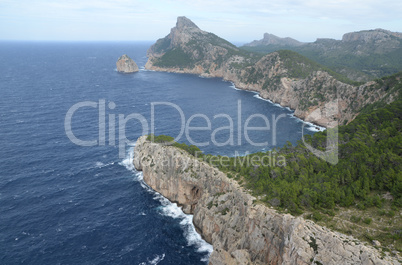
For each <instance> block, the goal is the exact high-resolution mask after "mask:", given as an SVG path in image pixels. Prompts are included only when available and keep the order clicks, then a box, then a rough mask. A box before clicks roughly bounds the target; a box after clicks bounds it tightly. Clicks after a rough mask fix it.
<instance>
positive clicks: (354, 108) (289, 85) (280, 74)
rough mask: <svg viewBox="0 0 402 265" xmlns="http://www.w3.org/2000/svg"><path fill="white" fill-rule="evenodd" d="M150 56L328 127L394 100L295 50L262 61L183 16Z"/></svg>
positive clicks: (156, 65)
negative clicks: (368, 107)
mask: <svg viewBox="0 0 402 265" xmlns="http://www.w3.org/2000/svg"><path fill="white" fill-rule="evenodd" d="M147 55H148V62H147V64H146V66H145V67H146V68H147V69H152V70H156V71H168V72H177V73H191V74H198V75H202V76H206V77H221V78H223V79H225V80H228V81H232V82H233V83H234V84H235V85H236V87H238V88H241V89H245V90H252V91H256V92H258V93H260V95H261V96H262V97H263V98H266V99H270V100H272V101H274V102H275V103H279V104H281V105H282V106H286V107H290V108H292V109H294V110H295V115H296V116H297V117H299V118H302V119H304V120H306V121H309V122H314V123H317V124H319V125H322V126H325V127H334V126H336V125H337V124H342V123H345V122H348V121H351V120H353V119H354V118H355V117H356V115H357V114H358V113H359V111H360V110H361V109H362V108H363V107H364V106H366V105H367V104H369V103H373V102H376V101H379V100H383V101H386V102H387V103H389V102H392V101H393V99H394V98H395V94H391V93H390V92H389V91H387V90H386V89H385V88H384V87H381V86H379V85H378V83H377V82H374V81H372V82H368V83H366V84H364V85H354V84H353V83H350V82H347V81H345V80H343V79H342V78H341V77H338V76H336V73H332V72H331V73H329V72H328V71H326V69H325V68H323V67H322V66H320V65H319V64H317V63H315V62H313V61H310V60H309V59H307V58H305V57H303V56H301V55H299V54H297V53H295V52H291V51H278V52H274V53H270V54H267V55H265V56H262V57H261V55H259V54H255V53H251V52H247V51H245V50H242V49H239V48H237V47H236V46H234V45H233V44H231V43H229V42H228V41H226V40H224V39H222V38H220V37H218V36H216V35H214V34H212V33H209V32H205V31H203V30H201V29H200V28H199V27H198V26H196V25H195V24H194V23H193V22H192V21H191V20H189V19H187V18H186V17H179V18H178V19H177V23H176V27H174V28H172V29H171V32H170V33H169V34H168V35H167V36H166V37H165V38H162V39H159V40H158V41H157V42H156V43H155V44H154V45H152V47H151V48H150V49H149V50H148V53H147ZM334 76H336V77H334ZM395 93H399V91H397V92H395Z"/></svg>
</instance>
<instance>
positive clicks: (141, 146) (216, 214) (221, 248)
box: [133, 136, 400, 265]
mask: <svg viewBox="0 0 402 265" xmlns="http://www.w3.org/2000/svg"><path fill="white" fill-rule="evenodd" d="M146 138H147V137H146V136H142V137H140V138H139V139H138V140H137V143H136V145H135V149H134V161H133V163H134V166H135V167H136V168H137V169H138V170H142V171H143V176H144V181H145V182H146V183H147V184H148V185H149V186H150V187H151V188H152V189H154V190H156V191H157V192H159V193H161V194H162V195H163V196H165V197H166V198H167V199H169V200H170V201H174V202H177V203H178V204H180V205H182V206H183V210H185V212H186V213H190V214H193V215H194V216H193V222H194V225H195V227H196V228H197V229H198V230H199V231H200V232H201V234H202V236H203V238H204V239H205V240H206V241H207V242H209V243H211V244H212V245H213V248H214V250H213V252H212V254H211V257H210V260H209V264H210V265H224V264H235V265H245V264H274V265H277V264H288V265H310V264H325V265H332V264H333V265H339V264H342V265H346V264H353V265H356V264H370V265H374V264H381V265H382V264H400V263H399V262H398V260H397V258H395V257H390V256H385V257H384V258H382V257H381V253H380V252H379V251H378V250H376V249H375V248H374V247H371V246H365V245H364V244H362V243H359V244H355V243H354V242H359V241H358V240H357V239H354V238H352V237H351V236H347V235H343V234H341V233H338V232H333V231H331V230H329V229H328V228H325V227H322V226H319V225H317V224H315V223H314V222H312V221H310V220H304V219H302V218H300V217H294V216H291V215H289V214H279V213H277V212H276V211H275V210H274V209H270V208H268V207H266V206H263V205H260V204H254V203H253V200H255V197H253V196H251V195H250V194H248V193H247V192H246V191H245V190H244V189H243V188H242V187H241V186H240V185H239V184H238V183H237V182H236V181H235V180H233V179H229V178H228V177H227V176H226V174H225V173H223V172H221V171H219V170H218V169H216V168H214V167H212V166H210V165H209V164H207V163H205V162H203V161H200V160H199V159H197V158H195V157H193V156H191V155H190V154H188V153H187V152H186V151H184V150H182V149H178V148H176V147H172V146H164V145H161V144H155V143H151V142H149V141H147V139H146ZM352 242H353V244H352Z"/></svg>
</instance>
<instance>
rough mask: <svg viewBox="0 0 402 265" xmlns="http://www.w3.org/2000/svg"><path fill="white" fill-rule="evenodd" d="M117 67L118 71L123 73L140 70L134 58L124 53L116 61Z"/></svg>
mask: <svg viewBox="0 0 402 265" xmlns="http://www.w3.org/2000/svg"><path fill="white" fill-rule="evenodd" d="M116 67H117V71H119V72H121V73H127V74H128V73H135V72H138V71H139V69H138V66H137V64H136V63H135V62H134V60H133V59H131V58H130V57H128V55H127V54H123V55H122V56H120V57H119V59H118V60H117V62H116Z"/></svg>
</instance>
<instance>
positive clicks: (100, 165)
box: [95, 161, 114, 168]
mask: <svg viewBox="0 0 402 265" xmlns="http://www.w3.org/2000/svg"><path fill="white" fill-rule="evenodd" d="M111 165H114V162H110V163H107V164H105V163H102V162H100V161H97V162H96V163H95V167H97V168H104V167H107V166H111Z"/></svg>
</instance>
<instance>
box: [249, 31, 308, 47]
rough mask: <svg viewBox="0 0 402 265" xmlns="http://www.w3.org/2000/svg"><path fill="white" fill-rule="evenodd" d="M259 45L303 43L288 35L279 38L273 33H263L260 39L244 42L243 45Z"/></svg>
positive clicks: (293, 44)
mask: <svg viewBox="0 0 402 265" xmlns="http://www.w3.org/2000/svg"><path fill="white" fill-rule="evenodd" d="M259 45H282V46H300V45H303V43H302V42H300V41H297V40H295V39H292V38H289V37H286V38H281V37H278V36H275V35H274V34H270V33H264V37H263V39H262V40H255V41H253V42H251V43H249V44H246V45H245V46H259Z"/></svg>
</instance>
